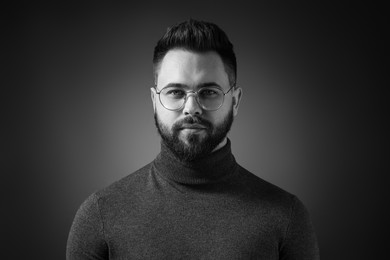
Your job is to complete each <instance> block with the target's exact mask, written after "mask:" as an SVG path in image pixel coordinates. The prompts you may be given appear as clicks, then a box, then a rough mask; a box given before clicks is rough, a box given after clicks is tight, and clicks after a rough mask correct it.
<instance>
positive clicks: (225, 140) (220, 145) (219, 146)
mask: <svg viewBox="0 0 390 260" xmlns="http://www.w3.org/2000/svg"><path fill="white" fill-rule="evenodd" d="M226 143H227V137H225V139H223V140H222V142H220V143H219V145H217V147H215V148H214V150H213V151H212V152H215V151H217V150H219V149H221V148H222V147H224V146H225V145H226Z"/></svg>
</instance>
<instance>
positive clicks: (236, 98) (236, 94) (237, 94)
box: [233, 88, 243, 116]
mask: <svg viewBox="0 0 390 260" xmlns="http://www.w3.org/2000/svg"><path fill="white" fill-rule="evenodd" d="M242 93H243V91H242V89H241V88H237V89H235V90H234V91H233V115H234V116H236V115H237V114H238V107H239V106H240V102H241V97H242Z"/></svg>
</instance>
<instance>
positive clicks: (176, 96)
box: [160, 87, 224, 110]
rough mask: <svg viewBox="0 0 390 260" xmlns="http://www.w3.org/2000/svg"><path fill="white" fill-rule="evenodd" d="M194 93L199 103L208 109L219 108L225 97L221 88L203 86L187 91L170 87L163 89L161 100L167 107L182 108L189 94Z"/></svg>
mask: <svg viewBox="0 0 390 260" xmlns="http://www.w3.org/2000/svg"><path fill="white" fill-rule="evenodd" d="M192 93H194V94H195V95H196V96H197V101H198V102H199V104H200V105H201V106H202V107H203V108H204V109H208V110H213V109H218V108H219V107H220V106H221V105H222V103H223V99H224V93H223V91H222V90H221V89H219V88H213V87H207V88H201V89H199V90H198V91H197V92H192V91H189V92H186V91H184V90H183V89H182V88H178V87H168V88H164V89H162V90H161V94H160V101H161V103H162V105H163V106H164V107H166V108H167V109H173V110H174V109H180V108H181V107H182V106H183V105H184V103H185V102H186V99H187V96H188V95H191V94H192Z"/></svg>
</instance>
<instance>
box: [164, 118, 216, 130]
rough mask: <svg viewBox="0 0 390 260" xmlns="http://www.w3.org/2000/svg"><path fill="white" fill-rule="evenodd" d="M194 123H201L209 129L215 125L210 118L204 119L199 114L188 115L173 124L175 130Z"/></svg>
mask: <svg viewBox="0 0 390 260" xmlns="http://www.w3.org/2000/svg"><path fill="white" fill-rule="evenodd" d="M192 124H197V125H201V126H204V127H205V128H207V129H212V127H213V124H212V123H211V122H209V121H208V120H206V119H203V118H201V117H199V116H187V117H185V118H183V119H181V120H179V121H177V122H175V123H174V124H173V126H172V130H174V131H175V130H179V129H181V128H183V125H192Z"/></svg>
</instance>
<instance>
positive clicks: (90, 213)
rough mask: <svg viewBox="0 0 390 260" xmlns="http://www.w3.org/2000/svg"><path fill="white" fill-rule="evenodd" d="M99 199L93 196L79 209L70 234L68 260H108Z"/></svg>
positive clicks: (67, 250) (67, 249)
mask: <svg viewBox="0 0 390 260" xmlns="http://www.w3.org/2000/svg"><path fill="white" fill-rule="evenodd" d="M103 227H104V226H103V222H102V219H101V216H100V212H99V205H98V198H97V196H96V195H95V194H93V195H91V196H90V197H89V198H88V199H87V200H86V201H85V202H84V203H83V204H82V205H81V206H80V208H79V210H78V211H77V213H76V216H75V218H74V220H73V224H72V227H71V229H70V232H69V237H68V243H67V247H66V259H67V260H73V259H81V260H87V259H88V260H92V259H93V260H97V259H98V260H103V259H108V247H107V244H106V241H105V239H104V230H103Z"/></svg>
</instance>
